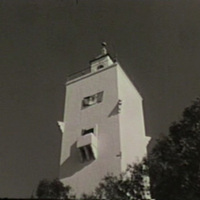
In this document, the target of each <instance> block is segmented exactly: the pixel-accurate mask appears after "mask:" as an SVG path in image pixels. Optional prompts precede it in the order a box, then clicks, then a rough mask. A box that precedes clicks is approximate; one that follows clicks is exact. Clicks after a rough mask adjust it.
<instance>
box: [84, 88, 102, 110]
mask: <svg viewBox="0 0 200 200" xmlns="http://www.w3.org/2000/svg"><path fill="white" fill-rule="evenodd" d="M102 100H103V91H102V92H98V93H96V94H93V95H91V96H88V97H85V98H84V99H83V100H82V107H83V108H85V107H88V106H92V105H94V104H97V103H100V102H102Z"/></svg>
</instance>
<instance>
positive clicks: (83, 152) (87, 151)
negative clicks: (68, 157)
mask: <svg viewBox="0 0 200 200" xmlns="http://www.w3.org/2000/svg"><path fill="white" fill-rule="evenodd" d="M79 151H80V156H81V162H86V161H90V160H94V153H93V151H92V147H91V146H90V145H87V146H84V147H80V148H79Z"/></svg>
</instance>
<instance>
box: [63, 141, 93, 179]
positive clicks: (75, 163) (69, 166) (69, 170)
mask: <svg viewBox="0 0 200 200" xmlns="http://www.w3.org/2000/svg"><path fill="white" fill-rule="evenodd" d="M76 143H77V142H75V143H74V144H72V146H71V148H70V156H69V158H68V159H67V160H65V162H64V163H63V164H62V165H61V166H60V178H61V179H63V178H67V177H70V176H72V175H74V174H75V173H77V172H78V171H80V170H82V169H83V168H84V167H86V166H88V165H89V164H90V163H92V161H87V162H84V163H81V161H80V157H79V152H78V148H77V147H76Z"/></svg>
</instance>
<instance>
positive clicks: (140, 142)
mask: <svg viewBox="0 0 200 200" xmlns="http://www.w3.org/2000/svg"><path fill="white" fill-rule="evenodd" d="M58 124H59V126H60V129H61V132H62V147H61V158H60V179H61V181H62V182H63V183H64V184H66V185H70V186H71V187H72V188H73V189H74V190H75V191H74V192H75V193H76V194H77V196H79V195H81V194H82V193H90V192H92V191H93V190H94V189H95V187H96V186H97V185H98V183H99V182H100V181H101V179H102V178H103V177H104V176H105V175H106V174H108V173H112V174H114V175H118V174H120V173H121V172H122V171H124V170H125V169H126V167H127V165H128V164H131V163H133V162H138V161H140V160H141V159H142V158H143V156H145V155H146V146H147V144H148V141H149V137H146V136H145V127H144V117H143V106H142V97H141V95H140V94H139V93H138V91H137V89H136V88H135V87H134V85H133V84H132V83H131V81H130V80H129V78H128V77H127V75H126V74H125V72H124V71H123V69H122V68H121V66H120V64H119V63H118V62H115V61H113V59H112V58H111V57H110V55H109V54H107V51H106V49H105V47H104V48H103V51H102V54H101V55H100V56H98V57H97V58H95V59H94V60H92V61H90V67H89V68H87V69H86V70H83V71H81V72H79V73H75V74H72V75H71V76H69V77H68V80H67V83H66V97H65V109H64V120H63V122H58Z"/></svg>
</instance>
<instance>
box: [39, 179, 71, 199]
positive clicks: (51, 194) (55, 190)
mask: <svg viewBox="0 0 200 200" xmlns="http://www.w3.org/2000/svg"><path fill="white" fill-rule="evenodd" d="M70 191H71V187H70V186H64V185H63V183H62V182H60V181H59V180H58V179H54V180H53V181H49V180H47V179H43V180H41V181H40V182H39V185H38V187H37V191H36V195H37V197H38V198H39V199H69V198H72V196H71V195H70Z"/></svg>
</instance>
